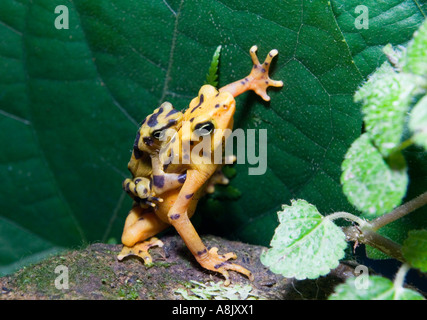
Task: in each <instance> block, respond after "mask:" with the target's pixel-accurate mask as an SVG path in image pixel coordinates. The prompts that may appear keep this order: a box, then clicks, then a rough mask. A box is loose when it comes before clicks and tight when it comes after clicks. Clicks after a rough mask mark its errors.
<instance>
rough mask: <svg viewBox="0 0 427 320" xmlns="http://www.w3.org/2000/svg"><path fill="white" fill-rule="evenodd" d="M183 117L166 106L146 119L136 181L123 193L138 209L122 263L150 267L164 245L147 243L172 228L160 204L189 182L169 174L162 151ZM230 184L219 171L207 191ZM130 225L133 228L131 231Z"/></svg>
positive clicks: (136, 155)
mask: <svg viewBox="0 0 427 320" xmlns="http://www.w3.org/2000/svg"><path fill="white" fill-rule="evenodd" d="M182 117H183V114H182V112H180V111H178V110H176V109H175V108H174V107H173V106H172V104H170V103H169V102H164V103H163V104H162V105H161V106H160V107H159V108H157V109H156V110H154V112H153V113H152V114H150V115H149V116H147V117H146V118H145V119H144V121H143V122H142V124H141V127H140V128H139V130H138V132H137V134H136V138H135V142H134V145H133V150H132V156H131V159H130V161H129V163H128V169H129V171H130V172H131V173H132V176H133V178H132V179H129V178H128V179H125V180H124V181H123V189H124V190H125V191H126V192H127V193H128V194H129V195H130V196H131V198H132V199H133V200H134V205H133V208H132V210H131V211H130V212H129V215H128V218H127V220H126V223H125V226H126V227H125V232H123V236H122V242H123V244H125V246H124V248H123V250H122V252H121V253H120V254H119V256H118V258H119V260H122V259H123V258H124V257H127V256H130V255H136V256H139V257H141V258H143V259H144V262H145V263H147V264H149V263H151V261H152V260H151V256H150V255H149V254H148V252H147V250H148V249H149V248H151V247H152V246H154V245H156V246H162V245H163V243H162V242H161V241H160V240H158V239H157V238H153V239H151V240H150V241H143V240H145V239H147V238H148V237H151V236H152V235H155V234H157V233H158V232H159V231H161V230H163V229H164V228H166V227H168V226H169V225H168V224H165V223H164V222H163V221H161V220H159V218H158V216H157V214H156V213H155V211H156V210H157V209H158V208H157V206H158V204H159V203H161V202H163V198H161V197H160V196H161V195H162V194H163V193H165V192H167V191H170V190H173V189H176V188H179V187H181V186H182V184H183V183H184V181H185V179H186V174H185V173H181V174H176V173H165V172H164V171H163V167H162V165H161V163H160V158H159V152H160V150H161V149H162V148H164V146H165V145H166V144H167V143H168V142H169V141H170V138H171V136H172V135H173V134H174V133H176V132H177V131H178V130H179V128H180V127H181V121H182ZM227 183H228V179H227V178H226V177H225V176H224V175H223V174H222V172H221V170H220V169H219V170H218V172H216V173H215V174H214V175H213V177H212V178H211V179H210V181H209V183H208V186H207V188H206V190H205V191H206V192H209V193H212V192H213V191H214V190H215V187H214V185H215V184H227ZM170 199H171V197H170V196H169V197H168V198H167V200H169V202H170ZM163 208H167V207H166V206H162V207H161V208H160V210H162V209H163ZM129 225H131V226H132V227H131V228H128V226H129ZM141 241H143V242H141Z"/></svg>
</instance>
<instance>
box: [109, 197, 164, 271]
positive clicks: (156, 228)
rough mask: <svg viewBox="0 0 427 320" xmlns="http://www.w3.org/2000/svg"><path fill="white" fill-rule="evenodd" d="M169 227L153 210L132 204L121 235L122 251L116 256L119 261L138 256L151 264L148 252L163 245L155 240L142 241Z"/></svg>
mask: <svg viewBox="0 0 427 320" xmlns="http://www.w3.org/2000/svg"><path fill="white" fill-rule="evenodd" d="M168 226H169V225H168V224H167V223H165V222H163V221H162V220H160V219H159V218H158V217H157V215H156V214H155V213H154V210H152V209H151V208H150V209H143V208H141V207H140V206H139V205H138V204H134V206H133V207H132V209H131V211H130V212H129V214H128V216H127V218H126V222H125V226H124V229H123V234H122V243H123V245H124V246H123V249H122V251H121V252H120V254H119V255H118V256H117V259H118V260H119V261H121V260H123V259H124V258H125V257H127V256H131V255H134V256H139V257H141V258H142V259H143V261H144V263H145V264H151V262H152V259H151V255H150V254H149V252H148V250H149V249H150V248H151V247H153V246H159V247H162V246H163V243H162V242H161V241H160V240H158V239H157V238H152V239H150V240H148V241H144V240H146V239H148V238H150V237H152V236H154V235H156V234H157V233H159V232H160V231H162V230H164V229H166V228H167V227H168Z"/></svg>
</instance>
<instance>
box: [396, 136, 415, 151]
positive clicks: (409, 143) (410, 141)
mask: <svg viewBox="0 0 427 320" xmlns="http://www.w3.org/2000/svg"><path fill="white" fill-rule="evenodd" d="M413 144H414V138H413V137H410V138H409V139H406V140H405V141H402V142H401V143H400V144H399V145H398V146H397V147H396V148H395V149H394V150H393V153H394V152H399V151H402V150H404V149H406V148H408V147H410V146H412V145H413Z"/></svg>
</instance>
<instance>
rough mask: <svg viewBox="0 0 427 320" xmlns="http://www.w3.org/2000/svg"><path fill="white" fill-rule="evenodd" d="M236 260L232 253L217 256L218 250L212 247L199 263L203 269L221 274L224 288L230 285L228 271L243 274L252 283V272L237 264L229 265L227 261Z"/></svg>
mask: <svg viewBox="0 0 427 320" xmlns="http://www.w3.org/2000/svg"><path fill="white" fill-rule="evenodd" d="M236 258H237V256H236V254H235V253H233V252H229V253H226V254H218V248H216V247H214V248H212V249H210V250H209V252H208V255H207V256H206V257H204V258H203V259H201V260H199V263H200V264H201V265H202V267H204V268H205V269H208V270H211V271H216V272H219V273H221V274H222V275H223V276H224V278H225V282H224V285H225V286H228V285H229V284H230V276H229V273H228V271H229V270H232V271H236V272H239V273H241V274H244V275H246V276H247V277H248V278H249V280H251V281H253V280H254V276H253V275H252V272H250V271H249V270H248V269H246V268H244V267H242V266H240V265H238V264H235V263H231V262H229V261H228V260H230V259H236Z"/></svg>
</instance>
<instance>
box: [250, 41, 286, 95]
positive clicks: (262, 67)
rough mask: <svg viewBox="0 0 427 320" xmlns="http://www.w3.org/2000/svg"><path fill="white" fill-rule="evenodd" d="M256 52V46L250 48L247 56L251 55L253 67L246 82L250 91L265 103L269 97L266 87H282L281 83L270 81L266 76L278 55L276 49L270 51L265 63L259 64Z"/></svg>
mask: <svg viewBox="0 0 427 320" xmlns="http://www.w3.org/2000/svg"><path fill="white" fill-rule="evenodd" d="M257 50H258V47H257V46H252V48H251V49H250V50H249V54H250V55H251V58H252V62H253V64H254V65H253V67H252V71H251V73H250V74H249V76H248V77H246V78H245V79H248V80H247V81H249V82H250V88H251V90H253V91H255V93H256V94H257V95H259V96H260V97H261V98H263V99H264V100H265V101H269V100H270V97H269V96H268V94H267V88H268V87H283V81H276V80H272V79H270V77H269V75H268V71H269V70H270V64H271V61H272V60H273V58H274V57H275V56H276V55H277V54H278V53H279V51H277V50H276V49H273V50H271V51H270V52H269V53H268V54H267V57H266V58H265V61H264V62H263V63H262V64H260V62H259V60H258V56H257V55H256V51H257Z"/></svg>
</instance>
